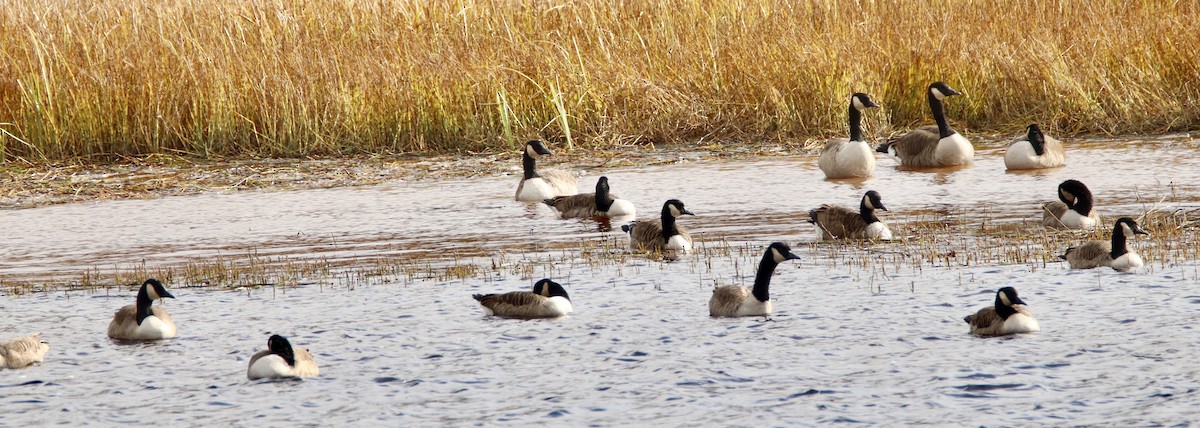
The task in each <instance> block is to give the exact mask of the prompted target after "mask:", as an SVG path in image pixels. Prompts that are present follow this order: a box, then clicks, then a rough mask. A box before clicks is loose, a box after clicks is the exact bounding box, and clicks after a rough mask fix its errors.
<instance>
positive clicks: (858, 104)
mask: <svg viewBox="0 0 1200 428" xmlns="http://www.w3.org/2000/svg"><path fill="white" fill-rule="evenodd" d="M926 95H927V98H928V101H929V107H930V110H931V111H932V113H933V118H934V121H935V122H936V123H937V124H936V125H930V126H925V127H921V128H917V129H914V130H912V131H909V132H908V133H906V134H903V135H900V136H897V137H893V138H890V139H888V140H887V141H886V142H885V143H883V144H881V145H879V146H878V147H876V148H872V147H870V146H869V145H868V144H867V143H866V142H865V141H864V140H863V137H862V125H861V124H862V112H863V110H864V109H867V108H875V107H879V106H878V105H877V104H875V103H874V102H873V101H872V100H871V98H870V97H869V96H868V95H867V94H863V93H855V94H853V95H851V97H850V108H849V125H850V136H849V138H848V139H844V140H838V141H831V142H829V143H826V145H825V147H824V148H823V149H822V150H821V154H820V158H819V160H818V166H819V167H820V169H821V171H822V172H824V173H825V175H826V177H828V178H851V177H866V176H870V175H872V174H873V172H874V169H875V152H880V153H885V154H887V155H889V156H891V157H893V158H895V159H896V160H897V161H899V163H900V165H904V166H912V167H943V166H953V165H962V164H966V163H969V162H971V161H972V159H973V157H974V148H973V147H972V146H971V143H970V141H968V140H967V139H966V138H965V137H963V136H962V135H961V134H959V133H958V132H957V131H955V130H954V129H953V128H952V127H951V126H950V123H949V122H948V121H947V120H946V115H945V113H944V111H943V105H942V103H943V101H944V100H945V99H946V98H947V97H950V96H954V95H960V93H959V92H958V91H956V90H954V89H953V88H951V87H950V86H948V85H946V84H945V83H943V82H935V83H933V84H931V85H929V87H928V88H927V93H926ZM552 154H553V153H552V152H551V151H550V150H549V149H547V148H546V146H545V145H544V144H543V143H542V142H540V141H536V140H534V141H529V142H528V143H526V145H525V147H524V154H523V156H522V161H523V162H522V163H523V169H524V174H523V176H522V178H521V181H520V183H519V184H518V185H517V192H516V200H517V201H524V202H534V203H544V204H546V205H548V206H550V207H552V208H553V209H554V210H556V211H557V212H558V213H559V215H560V216H561V217H562V218H564V219H565V218H592V219H597V218H606V219H609V220H623V219H630V220H632V219H634V218H636V210H635V208H634V206H633V204H632V203H631V202H629V201H628V200H624V199H621V198H619V197H617V196H616V195H614V194H613V193H611V191H610V187H609V183H608V178H607V177H600V178H599V180H598V181H597V182H596V187H595V192H593V193H584V194H578V187H579V185H578V181H577V179H576V177H575V176H574V175H572V174H570V173H567V172H564V171H557V170H539V169H538V168H537V160H538V159H539V158H540V157H542V156H547V155H552ZM1065 158H1066V156H1065V152H1064V149H1063V145H1062V143H1061V142H1059V141H1058V140H1055V139H1054V138H1051V137H1048V136H1046V135H1044V134H1043V133H1042V132H1041V129H1040V128H1038V126H1037V125H1036V124H1034V125H1029V126H1028V127H1027V128H1026V136H1025V137H1024V138H1022V139H1019V140H1017V141H1014V142H1013V143H1011V144H1009V146H1008V148H1007V150H1006V153H1005V156H1004V163H1005V165H1006V166H1007V168H1008V169H1037V168H1053V167H1059V166H1062V165H1063V164H1064V161H1065ZM1058 199H1059V200H1058V201H1053V202H1048V203H1046V204H1045V205H1043V207H1042V211H1043V218H1042V225H1043V226H1045V227H1048V228H1056V229H1080V230H1091V229H1094V228H1096V227H1097V226H1098V224H1099V216H1098V215H1097V214H1096V212H1095V210H1094V200H1093V197H1092V193H1091V191H1090V190H1089V189H1088V187H1087V186H1086V185H1084V184H1083V183H1081V182H1079V181H1077V180H1066V181H1064V182H1062V183H1061V184H1059V186H1058ZM877 210H882V211H887V208H886V207H885V206H884V204H883V201H882V197H881V195H880V194H879V192H876V191H874V190H871V191H868V192H866V194H864V195H863V197H862V199H861V200H860V202H859V207H858V209H857V210H854V209H851V208H847V207H843V206H840V205H833V204H826V205H821V206H820V207H818V208H815V209H813V210H811V211H809V213H808V214H809V220H808V221H809V222H810V223H812V224H814V225H815V229H816V234H817V240H834V239H869V240H889V239H892V231H891V230H890V229H889V228H888V226H887V224H885V223H884V222H883V221H881V220H880V219H879V217H878V216H877V215H876V211H877ZM684 215H694V214H693V213H692V212H691V211H688V209H687V208H686V207H685V206H684V204H683V202H682V201H680V200H678V199H670V200H667V201H666V202H664V203H663V206H662V211H661V213H660V216H659V217H658V218H654V219H642V220H634V221H632V222H630V223H629V224H626V225H623V226H621V230H622V231H624V232H625V233H627V234H628V235H629V242H630V247H631V248H633V249H636V250H642V251H650V252H656V253H664V254H673V255H677V254H680V253H682V254H687V253H690V252H691V251H692V237H691V235H689V234H688V232H687V230H686V229H685V228H684V226H683V225H681V224H679V223H678V219H679V217H681V216H684ZM1137 234H1148V233H1147V232H1146V231H1145V230H1143V229H1142V228H1141V227H1139V226H1138V224H1137V222H1135V221H1134V220H1133V219H1132V218H1130V217H1121V218H1120V219H1118V220H1117V221H1116V222H1115V224H1114V225H1113V231H1112V239H1111V241H1088V242H1085V243H1083V244H1081V245H1078V246H1075V247H1071V248H1068V249H1067V251H1066V253H1065V254H1063V255H1062V256H1060V257H1061V258H1062V259H1064V260H1066V261H1067V263H1068V264H1069V265H1070V267H1071V268H1072V269H1089V268H1095V267H1101V266H1107V267H1111V268H1113V269H1116V270H1121V271H1125V270H1130V269H1136V268H1139V267H1141V266H1142V265H1143V261H1142V259H1141V257H1140V256H1138V254H1137V253H1135V252H1133V251H1132V250H1131V249H1130V248H1129V245H1128V238H1131V237H1133V236H1134V235H1137ZM799 258H800V257H799V256H797V255H796V254H795V253H793V252H792V250H791V248H790V247H788V245H787V244H785V243H783V242H774V243H771V244H770V245H769V246H767V248H766V251H765V252H764V254H763V256H762V259H761V260H760V262H759V264H758V271H757V272H756V273H755V276H754V284H753V286H751V287H741V286H736V285H726V286H722V287H718V288H716V289H714V290H713V293H712V297H711V298H710V299H709V303H708V309H709V315H710V316H712V317H746V316H769V315H770V314H771V313H772V312H773V311H774V309H773V307H772V302H771V297H770V284H771V276H772V275H773V274H774V271H775V268H776V267H777V266H778V265H779V264H780V263H783V262H785V261H788V260H796V259H799ZM472 297H473V298H474V299H475V300H477V301H478V302H479V304H480V305H481V306H482V308H483V311H484V313H485V314H486V315H489V316H493V315H494V316H499V317H506V318H519V319H532V318H554V317H561V316H564V315H567V314H569V313H571V312H572V311H573V310H574V308H573V307H572V305H571V299H570V296H569V295H568V294H567V291H566V289H565V288H564V287H563V286H562V285H561V284H559V283H557V282H554V281H552V280H550V279H548V278H547V279H542V280H540V281H538V282H537V283H535V284H534V285H533V289H532V290H530V291H513V292H508V293H501V294H475V295H473V296H472ZM163 298H174V296H173V295H171V293H170V292H169V291H167V289H166V288H165V287H164V286H163V284H162V282H160V281H158V280H157V279H147V280H146V281H145V282H144V283H143V284H142V286H141V288H140V289H139V290H138V294H137V297H136V299H135V301H134V304H132V305H127V306H124V307H122V308H120V309H119V310H117V312H116V313H115V314H114V316H113V318H112V321H111V322H110V323H109V326H108V336H109V337H110V338H112V339H114V340H120V341H146V340H162V339H169V338H173V337H175V334H176V329H175V323H174V322H173V321H172V320H171V316H170V314H168V313H167V311H166V309H164V308H163V307H162V306H154V305H153V302H154V301H155V300H160V299H163ZM964 321H966V323H967V324H968V325H969V326H970V331H971V333H972V334H977V335H982V336H999V335H1009V334H1016V333H1029V332H1035V331H1038V330H1039V329H1040V327H1039V326H1038V322H1037V319H1036V318H1034V316H1033V314H1032V313H1031V312H1030V311H1029V309H1028V308H1027V307H1026V306H1025V302H1024V301H1022V300H1021V298H1020V297H1019V296H1018V295H1017V290H1016V289H1014V288H1012V287H1004V288H1001V289H999V290H998V291H997V292H996V299H995V302H994V303H993V305H992V306H989V307H985V308H983V309H980V310H979V311H978V312H976V313H974V314H971V315H968V316H966V317H965V318H964ZM49 349H50V346H49V344H48V343H47V342H46V341H44V340H42V339H41V337H40V336H39V335H38V334H34V335H31V336H28V337H22V338H18V339H13V340H9V341H6V342H2V343H0V368H21V367H26V366H29V365H31V364H34V363H38V362H41V361H43V358H44V356H45V354H46V352H48V351H49ZM319 374H320V370H319V369H318V367H317V364H316V362H315V361H314V360H313V357H312V354H311V353H310V352H309V351H308V350H307V349H304V348H299V347H294V346H292V344H291V342H289V341H288V340H287V338H284V337H283V336H279V335H272V336H270V338H269V339H268V340H267V349H266V350H263V351H260V352H258V353H256V354H255V355H254V356H253V357H252V358H251V359H250V361H249V364H248V368H247V371H246V375H247V377H248V378H250V379H263V378H268V379H273V378H302V377H312V376H318V375H319Z"/></svg>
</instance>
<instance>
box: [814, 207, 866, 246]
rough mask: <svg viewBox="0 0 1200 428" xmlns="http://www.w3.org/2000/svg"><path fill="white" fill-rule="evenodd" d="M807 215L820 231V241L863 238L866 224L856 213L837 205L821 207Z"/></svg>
mask: <svg viewBox="0 0 1200 428" xmlns="http://www.w3.org/2000/svg"><path fill="white" fill-rule="evenodd" d="M809 215H810V216H811V217H812V219H813V220H814V224H815V225H816V227H817V228H819V229H820V230H821V231H822V234H821V239H845V238H864V237H866V232H867V223H866V222H864V221H863V219H862V216H861V215H860V214H859V212H858V211H855V210H852V209H850V208H846V207H843V206H838V205H828V204H826V205H821V206H820V207H819V208H817V209H815V210H812V212H811V213H809Z"/></svg>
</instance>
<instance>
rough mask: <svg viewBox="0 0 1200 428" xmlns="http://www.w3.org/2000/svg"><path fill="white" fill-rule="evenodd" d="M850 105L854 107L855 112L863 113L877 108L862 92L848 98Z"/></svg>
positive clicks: (877, 105)
mask: <svg viewBox="0 0 1200 428" xmlns="http://www.w3.org/2000/svg"><path fill="white" fill-rule="evenodd" d="M850 105H852V106H854V109H855V110H858V111H863V110H865V109H868V108H879V104H875V102H874V101H871V97H870V96H868V95H867V94H864V93H862V92H855V93H854V95H851V96H850Z"/></svg>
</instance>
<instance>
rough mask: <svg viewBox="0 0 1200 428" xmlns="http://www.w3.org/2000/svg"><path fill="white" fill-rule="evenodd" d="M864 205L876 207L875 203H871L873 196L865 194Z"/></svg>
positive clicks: (871, 207)
mask: <svg viewBox="0 0 1200 428" xmlns="http://www.w3.org/2000/svg"><path fill="white" fill-rule="evenodd" d="M863 205H864V206H866V207H867V208H870V209H876V208H875V204H872V203H871V198H870V197H869V196H863Z"/></svg>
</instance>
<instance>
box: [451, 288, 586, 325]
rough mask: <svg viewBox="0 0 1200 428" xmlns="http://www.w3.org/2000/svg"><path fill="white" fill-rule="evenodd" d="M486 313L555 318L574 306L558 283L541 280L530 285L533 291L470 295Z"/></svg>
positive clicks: (518, 316)
mask: <svg viewBox="0 0 1200 428" xmlns="http://www.w3.org/2000/svg"><path fill="white" fill-rule="evenodd" d="M471 297H474V298H475V300H478V301H479V304H480V305H482V306H483V312H484V313H485V314H487V315H495V316H498V317H504V318H520V319H529V318H557V317H561V316H563V315H566V314H568V313H571V312H573V311H574V310H575V309H574V308H573V307H571V297H570V296H568V295H567V290H566V289H564V288H563V286H562V285H560V284H559V283H557V282H554V281H551V280H549V279H543V280H541V281H538V282H537V284H534V285H533V291H532V292H530V291H513V292H509V293H504V294H473V295H471Z"/></svg>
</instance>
